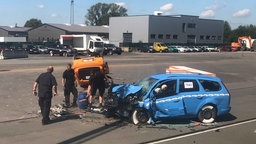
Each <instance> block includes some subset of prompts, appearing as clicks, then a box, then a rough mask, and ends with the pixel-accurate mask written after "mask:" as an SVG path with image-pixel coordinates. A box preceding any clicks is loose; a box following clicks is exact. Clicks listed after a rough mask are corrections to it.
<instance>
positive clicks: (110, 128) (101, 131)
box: [58, 120, 128, 144]
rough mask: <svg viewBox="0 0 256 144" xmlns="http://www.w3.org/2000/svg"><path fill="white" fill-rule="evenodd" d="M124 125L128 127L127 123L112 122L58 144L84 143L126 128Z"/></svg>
mask: <svg viewBox="0 0 256 144" xmlns="http://www.w3.org/2000/svg"><path fill="white" fill-rule="evenodd" d="M126 125H128V123H126V122H124V121H122V120H119V121H116V122H113V123H111V124H105V126H102V127H99V128H97V129H95V130H92V131H89V132H86V133H84V134H81V135H78V136H76V137H73V138H70V139H67V140H64V141H62V142H59V143H58V144H70V143H72V144H80V143H85V142H87V141H90V140H92V139H94V138H97V137H98V136H100V135H103V134H105V133H108V132H110V131H113V130H115V129H117V128H120V127H123V126H126Z"/></svg>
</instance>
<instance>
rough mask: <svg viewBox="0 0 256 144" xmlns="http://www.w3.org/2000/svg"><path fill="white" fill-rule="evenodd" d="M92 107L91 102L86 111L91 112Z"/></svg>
mask: <svg viewBox="0 0 256 144" xmlns="http://www.w3.org/2000/svg"><path fill="white" fill-rule="evenodd" d="M91 109H92V104H91V103H89V105H88V107H87V109H86V111H88V112H91Z"/></svg>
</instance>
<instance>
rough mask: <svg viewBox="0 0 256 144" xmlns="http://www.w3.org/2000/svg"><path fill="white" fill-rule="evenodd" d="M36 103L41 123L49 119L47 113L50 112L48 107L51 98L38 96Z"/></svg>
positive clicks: (49, 106)
mask: <svg viewBox="0 0 256 144" xmlns="http://www.w3.org/2000/svg"><path fill="white" fill-rule="evenodd" d="M38 103H39V106H40V109H41V113H42V116H43V119H42V123H46V122H48V121H49V120H50V118H49V114H50V109H51V104H52V98H49V97H46V98H45V97H39V100H38Z"/></svg>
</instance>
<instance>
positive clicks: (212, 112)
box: [198, 105, 217, 123]
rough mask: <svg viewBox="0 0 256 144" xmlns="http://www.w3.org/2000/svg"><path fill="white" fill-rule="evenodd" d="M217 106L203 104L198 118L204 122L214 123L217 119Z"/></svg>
mask: <svg viewBox="0 0 256 144" xmlns="http://www.w3.org/2000/svg"><path fill="white" fill-rule="evenodd" d="M216 113H217V111H216V108H215V107H214V106H212V105H206V106H203V107H202V108H201V109H200V111H199V113H198V119H199V121H200V122H202V123H212V122H214V121H215V119H216Z"/></svg>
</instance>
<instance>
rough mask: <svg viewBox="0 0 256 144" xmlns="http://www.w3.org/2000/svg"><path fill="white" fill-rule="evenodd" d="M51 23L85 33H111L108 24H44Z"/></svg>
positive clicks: (54, 25)
mask: <svg viewBox="0 0 256 144" xmlns="http://www.w3.org/2000/svg"><path fill="white" fill-rule="evenodd" d="M43 25H49V26H52V27H55V28H58V29H61V30H65V31H67V32H71V33H72V32H84V33H109V27H108V26H87V25H83V24H80V25H79V24H49V23H48V24H43Z"/></svg>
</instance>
